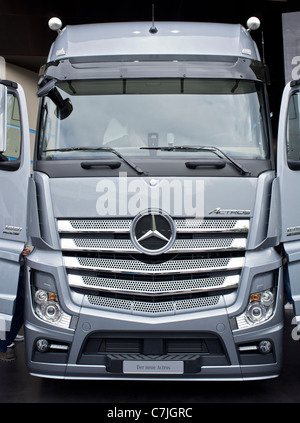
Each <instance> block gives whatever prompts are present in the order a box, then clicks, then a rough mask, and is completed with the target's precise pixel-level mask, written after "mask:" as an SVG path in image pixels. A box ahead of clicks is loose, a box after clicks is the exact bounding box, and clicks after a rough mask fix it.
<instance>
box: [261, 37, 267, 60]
mask: <svg viewBox="0 0 300 423" xmlns="http://www.w3.org/2000/svg"><path fill="white" fill-rule="evenodd" d="M261 48H262V62H263V64H265V63H266V60H265V38H264V31H262V32H261Z"/></svg>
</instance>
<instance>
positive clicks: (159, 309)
mask: <svg viewBox="0 0 300 423" xmlns="http://www.w3.org/2000/svg"><path fill="white" fill-rule="evenodd" d="M87 298H88V301H89V302H90V303H91V304H93V305H98V306H102V307H109V308H114V309H120V310H127V311H130V312H140V313H149V314H158V313H169V312H173V313H176V311H178V312H179V311H187V310H191V309H196V308H197V309H198V308H202V307H212V306H216V305H217V304H218V302H219V301H220V296H213V297H204V298H192V299H187V300H179V301H172V302H170V301H169V302H158V303H148V302H144V301H130V300H123V299H119V298H108V297H98V296H94V295H88V296H87Z"/></svg>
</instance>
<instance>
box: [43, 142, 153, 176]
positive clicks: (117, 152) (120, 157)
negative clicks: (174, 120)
mask: <svg viewBox="0 0 300 423" xmlns="http://www.w3.org/2000/svg"><path fill="white" fill-rule="evenodd" d="M55 151H59V152H63V153H64V152H68V151H108V152H109V153H113V154H115V155H116V156H117V157H119V159H121V160H123V161H124V162H125V163H126V164H128V166H130V167H131V168H132V169H133V170H135V171H136V173H138V174H139V175H142V174H144V173H145V172H144V171H143V170H142V169H141V168H140V167H138V166H137V165H136V164H135V163H133V162H131V161H130V160H128V159H126V157H124V156H123V155H122V154H121V153H119V151H118V150H115V149H114V148H110V147H65V148H53V149H50V150H43V153H51V152H55Z"/></svg>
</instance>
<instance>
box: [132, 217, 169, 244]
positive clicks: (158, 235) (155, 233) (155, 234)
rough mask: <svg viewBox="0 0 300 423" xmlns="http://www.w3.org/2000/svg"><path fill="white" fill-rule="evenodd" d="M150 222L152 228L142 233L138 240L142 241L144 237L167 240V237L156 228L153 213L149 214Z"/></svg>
mask: <svg viewBox="0 0 300 423" xmlns="http://www.w3.org/2000/svg"><path fill="white" fill-rule="evenodd" d="M151 222H152V225H151V226H152V228H151V229H149V231H147V232H146V233H145V234H144V235H142V236H141V237H140V238H139V239H137V241H138V242H141V241H144V240H145V239H148V238H151V237H155V238H158V239H161V240H163V241H166V242H169V239H168V238H166V237H165V236H164V235H163V234H162V233H161V232H159V231H158V230H157V226H156V221H155V215H154V214H151Z"/></svg>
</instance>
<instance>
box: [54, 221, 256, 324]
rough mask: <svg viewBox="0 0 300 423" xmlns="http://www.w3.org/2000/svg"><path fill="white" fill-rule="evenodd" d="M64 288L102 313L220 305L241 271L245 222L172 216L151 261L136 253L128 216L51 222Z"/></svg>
mask: <svg viewBox="0 0 300 423" xmlns="http://www.w3.org/2000/svg"><path fill="white" fill-rule="evenodd" d="M57 223H58V231H59V235H60V240H61V249H62V251H63V256H64V265H65V267H66V270H67V273H68V281H69V286H70V288H71V290H73V291H76V292H77V293H80V294H82V295H85V299H86V301H85V304H86V305H87V304H88V305H89V306H90V307H96V308H100V309H104V310H111V311H121V312H123V313H124V312H125V313H130V314H145V315H149V316H159V315H161V314H163V315H164V314H176V313H186V312H191V311H198V310H207V309H211V308H218V307H221V306H223V304H224V301H222V296H223V295H224V294H226V293H231V292H233V291H235V290H236V289H237V287H238V284H239V280H240V273H241V270H242V268H243V266H244V259H245V258H244V256H245V250H246V243H247V234H248V230H249V220H248V219H174V224H175V228H176V239H175V241H174V243H173V245H172V246H171V248H170V249H169V250H168V251H167V252H165V253H161V254H160V255H159V256H155V255H147V254H146V253H141V252H139V251H137V250H136V248H135V246H134V244H133V242H132V241H131V238H130V227H131V225H132V220H131V219H82V220H81V219H75V220H73V219H70V220H65V219H61V220H58V222H57Z"/></svg>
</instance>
